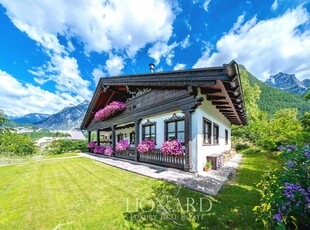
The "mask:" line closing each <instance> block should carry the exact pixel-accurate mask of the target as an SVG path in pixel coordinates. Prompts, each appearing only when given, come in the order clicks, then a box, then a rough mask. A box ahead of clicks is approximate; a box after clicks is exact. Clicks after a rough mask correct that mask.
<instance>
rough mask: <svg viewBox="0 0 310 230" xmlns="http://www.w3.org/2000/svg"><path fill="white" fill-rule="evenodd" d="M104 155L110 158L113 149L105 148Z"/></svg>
mask: <svg viewBox="0 0 310 230" xmlns="http://www.w3.org/2000/svg"><path fill="white" fill-rule="evenodd" d="M104 155H107V156H109V157H110V156H112V155H113V148H111V147H108V148H106V149H105V151H104Z"/></svg>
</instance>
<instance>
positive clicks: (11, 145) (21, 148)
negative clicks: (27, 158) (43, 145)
mask: <svg viewBox="0 0 310 230" xmlns="http://www.w3.org/2000/svg"><path fill="white" fill-rule="evenodd" d="M34 151H35V146H34V143H33V142H32V141H31V140H30V138H29V137H26V136H24V135H21V134H17V133H11V132H4V133H3V135H2V136H1V138H0V153H2V154H9V155H18V156H23V155H31V154H33V153H34Z"/></svg>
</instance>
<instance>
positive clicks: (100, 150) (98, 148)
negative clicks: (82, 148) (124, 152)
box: [94, 146, 106, 155]
mask: <svg viewBox="0 0 310 230" xmlns="http://www.w3.org/2000/svg"><path fill="white" fill-rule="evenodd" d="M105 149H106V148H105V147H104V146H96V147H95V149H94V153H96V154H101V155H103V154H104V151H105Z"/></svg>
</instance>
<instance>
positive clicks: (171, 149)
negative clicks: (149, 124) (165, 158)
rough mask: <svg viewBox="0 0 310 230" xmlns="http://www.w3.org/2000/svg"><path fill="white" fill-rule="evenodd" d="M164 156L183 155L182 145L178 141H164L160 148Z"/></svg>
mask: <svg viewBox="0 0 310 230" xmlns="http://www.w3.org/2000/svg"><path fill="white" fill-rule="evenodd" d="M160 151H161V152H162V153H163V154H164V155H173V156H179V155H183V154H184V150H183V148H182V144H181V142H180V141H178V140H172V141H165V142H164V143H163V145H162V146H161V148H160Z"/></svg>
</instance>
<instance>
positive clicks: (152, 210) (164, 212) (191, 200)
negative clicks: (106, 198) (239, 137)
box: [123, 156, 264, 229]
mask: <svg viewBox="0 0 310 230" xmlns="http://www.w3.org/2000/svg"><path fill="white" fill-rule="evenodd" d="M255 162H256V163H255ZM261 165H263V164H262V162H260V158H259V157H257V156H247V159H246V161H245V162H244V165H243V167H242V168H241V169H240V170H239V171H238V173H237V177H234V178H232V179H231V181H230V182H229V183H228V184H226V185H225V186H224V188H223V190H222V191H221V192H220V195H218V196H217V197H212V196H207V195H205V194H202V193H199V192H195V191H192V190H189V189H186V188H183V187H180V186H178V185H175V184H170V183H166V182H163V183H161V184H160V185H159V186H156V187H153V188H152V193H151V194H150V195H149V196H148V197H147V198H143V199H142V198H140V197H135V199H132V198H131V199H127V207H126V208H127V210H126V212H124V213H123V214H124V217H125V219H126V220H127V221H128V223H129V226H130V227H131V228H134V229H143V228H154V229H196V228H197V229H224V228H239V229H262V228H263V226H262V224H261V223H257V222H255V218H256V217H255V215H254V213H253V211H252V209H253V207H254V206H255V205H257V204H258V203H259V199H260V195H259V191H258V190H257V189H256V187H255V184H256V183H258V182H259V181H260V179H261V176H262V174H263V173H264V170H261V168H260V166H261ZM184 182H185V183H187V182H188V183H191V182H192V181H182V183H184ZM206 186H207V185H206Z"/></svg>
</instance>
